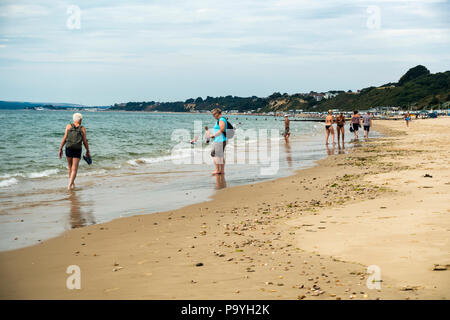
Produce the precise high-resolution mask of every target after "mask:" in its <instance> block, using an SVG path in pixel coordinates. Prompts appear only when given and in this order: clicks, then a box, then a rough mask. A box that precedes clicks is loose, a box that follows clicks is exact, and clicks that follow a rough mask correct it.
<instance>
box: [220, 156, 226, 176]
mask: <svg viewBox="0 0 450 320" xmlns="http://www.w3.org/2000/svg"><path fill="white" fill-rule="evenodd" d="M219 169H220V173H221V174H225V158H223V159H222V164H220V165H219Z"/></svg>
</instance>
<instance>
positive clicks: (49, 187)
mask: <svg viewBox="0 0 450 320" xmlns="http://www.w3.org/2000/svg"><path fill="white" fill-rule="evenodd" d="M71 119H72V112H69V111H31V110H30V111H26V110H19V111H0V123H1V125H0V137H1V138H0V139H1V143H0V231H1V232H0V250H7V249H13V248H18V247H22V246H26V245H30V244H34V243H38V242H39V240H43V239H46V238H49V237H53V236H56V235H58V234H60V233H62V232H64V231H65V230H68V229H71V228H76V227H81V226H85V225H89V224H93V223H99V222H105V221H109V220H111V219H114V218H117V217H121V216H127V215H134V214H143V213H151V212H156V211H163V210H172V209H175V208H178V207H181V206H183V205H186V204H190V203H195V202H199V201H204V200H207V199H208V198H209V197H210V196H211V195H212V194H214V192H215V190H217V189H221V188H224V187H229V186H233V185H239V184H247V183H253V182H258V181H263V180H267V179H273V178H277V177H281V176H287V175H289V174H292V173H293V171H294V170H297V169H300V168H305V167H309V166H312V165H313V163H314V161H315V160H317V159H320V158H323V157H324V156H326V155H327V154H330V153H337V152H338V150H337V149H336V150H335V149H327V148H325V146H324V144H323V139H324V136H323V134H324V128H323V127H324V125H323V124H322V123H314V122H294V121H291V133H292V135H291V143H290V145H289V146H286V145H285V143H284V140H283V139H282V138H281V137H280V136H275V137H274V136H271V135H270V130H275V131H276V132H277V133H280V134H281V132H282V131H283V130H284V122H283V119H281V118H274V117H261V116H259V117H257V116H229V120H230V121H231V122H232V123H233V124H234V125H235V126H236V127H238V128H240V129H242V130H247V132H250V131H252V130H253V132H256V133H257V134H259V132H260V130H261V132H263V133H264V132H267V133H268V134H269V135H268V137H267V139H266V141H264V143H266V142H267V144H266V145H268V146H272V147H271V148H270V149H269V154H270V152H271V151H272V150H274V152H275V151H276V152H277V164H276V166H277V170H276V171H275V172H274V173H273V174H271V175H264V174H261V168H268V167H269V166H270V165H271V163H270V161H269V162H267V161H266V162H264V161H262V159H261V154H259V153H258V152H260V150H259V149H258V150H257V151H256V153H258V154H257V155H255V156H256V158H258V160H257V161H256V163H255V162H253V163H249V161H248V160H247V161H245V163H236V162H237V161H234V162H233V161H229V162H227V166H226V175H225V178H224V179H219V178H217V177H214V176H211V174H210V172H211V171H212V170H213V169H214V168H213V165H212V162H211V161H212V160H211V157H210V156H209V152H210V148H211V147H210V146H209V145H206V144H204V143H202V142H201V141H200V142H198V143H197V144H196V145H195V146H191V145H190V144H189V139H192V138H193V137H194V136H195V135H196V134H198V133H195V128H196V127H195V126H197V128H202V127H204V126H205V125H206V126H209V127H210V128H213V127H214V124H215V120H214V118H213V117H212V116H211V115H210V114H156V113H137V112H136V113H131V112H85V113H83V125H84V126H85V127H86V129H87V137H88V140H89V145H90V149H91V155H92V158H93V164H92V165H90V166H88V165H87V164H86V163H85V162H84V161H81V162H80V163H81V165H80V170H79V175H78V177H77V180H76V184H77V188H76V190H75V191H74V192H67V191H66V186H67V164H66V159H65V157H63V158H62V159H59V158H58V148H59V145H60V142H61V139H62V136H63V134H64V129H65V126H66V124H67V123H69V122H71ZM176 130H178V131H176ZM179 130H187V132H185V133H184V136H183V137H182V138H178V139H173V137H174V136H173V134H174V132H175V133H177V132H178V133H180V131H179ZM347 132H348V131H347ZM181 133H183V132H181ZM347 137H348V138H350V134H349V133H347ZM348 138H347V139H346V140H348ZM199 140H201V137H200V138H199ZM259 141H261V139H259ZM233 144H234V146H233ZM255 144H257V140H255V137H252V136H250V137H247V138H246V139H245V140H237V139H236V138H235V140H234V141H233V142H232V143H230V146H227V152H229V149H230V150H234V151H235V152H234V153H233V154H234V155H237V154H240V155H242V154H246V157H247V159H250V158H251V153H252V152H253V151H252V149H251V147H250V146H254V145H255ZM274 146H275V147H274ZM348 147H351V144H349V145H348ZM174 148H176V150H177V152H173V150H174ZM341 152H342V150H341ZM199 155H200V156H201V157H202V156H203V157H204V160H205V161H202V162H200V163H191V162H192V160H193V159H194V157H196V156H199ZM201 157H200V158H201ZM195 159H198V157H197V158H195ZM231 159H232V157H231ZM235 160H236V159H235ZM208 161H209V162H208Z"/></svg>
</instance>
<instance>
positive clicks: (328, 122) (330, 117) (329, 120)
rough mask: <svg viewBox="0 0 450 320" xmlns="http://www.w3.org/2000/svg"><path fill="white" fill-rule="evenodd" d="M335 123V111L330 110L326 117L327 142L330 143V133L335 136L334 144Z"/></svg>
mask: <svg viewBox="0 0 450 320" xmlns="http://www.w3.org/2000/svg"><path fill="white" fill-rule="evenodd" d="M333 123H334V117H333V111H331V110H329V111H328V115H327V117H326V118H325V132H326V137H325V144H328V137H329V136H330V134H332V136H333V144H334V130H333Z"/></svg>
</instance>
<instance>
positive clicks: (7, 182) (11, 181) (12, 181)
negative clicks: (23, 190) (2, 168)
mask: <svg viewBox="0 0 450 320" xmlns="http://www.w3.org/2000/svg"><path fill="white" fill-rule="evenodd" d="M18 182H19V181H18V180H17V179H16V178H11V179H8V180H3V181H0V188H5V187H9V186H12V185H13V184H16V183H18Z"/></svg>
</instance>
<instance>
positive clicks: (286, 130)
mask: <svg viewBox="0 0 450 320" xmlns="http://www.w3.org/2000/svg"><path fill="white" fill-rule="evenodd" d="M289 124H290V121H289V117H288V115H287V114H285V115H284V133H283V137H284V140H285V141H286V143H288V142H289V136H290V135H291V132H290V129H289Z"/></svg>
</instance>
